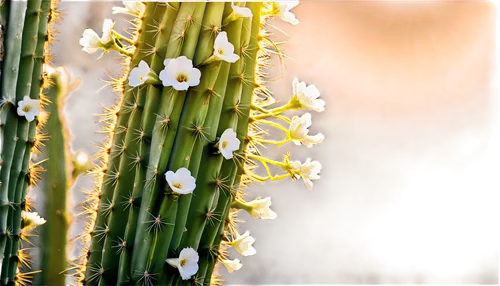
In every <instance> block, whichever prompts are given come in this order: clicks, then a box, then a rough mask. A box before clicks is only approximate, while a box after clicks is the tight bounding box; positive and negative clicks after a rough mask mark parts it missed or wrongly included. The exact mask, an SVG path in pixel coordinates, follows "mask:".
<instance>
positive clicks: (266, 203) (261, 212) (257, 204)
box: [246, 197, 277, 219]
mask: <svg viewBox="0 0 500 286" xmlns="http://www.w3.org/2000/svg"><path fill="white" fill-rule="evenodd" d="M246 205H247V206H250V207H251V208H252V210H251V211H249V212H248V213H249V214H250V215H251V216H252V217H253V218H255V219H259V218H260V219H275V218H276V217H277V215H276V213H275V212H273V211H272V210H271V209H270V208H269V207H270V206H271V198H270V197H267V198H264V199H262V198H260V197H258V198H256V199H255V200H253V201H251V202H249V203H246Z"/></svg>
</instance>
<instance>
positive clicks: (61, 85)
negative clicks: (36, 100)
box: [36, 68, 73, 285]
mask: <svg viewBox="0 0 500 286" xmlns="http://www.w3.org/2000/svg"><path fill="white" fill-rule="evenodd" d="M53 70H54V72H51V73H50V75H49V77H50V80H51V81H52V82H53V85H52V86H51V87H50V88H48V89H47V90H46V92H45V95H46V97H47V100H48V101H49V102H50V103H49V104H48V105H47V107H46V108H45V110H46V111H47V112H48V119H47V124H46V125H45V127H44V132H46V133H47V134H50V140H48V141H47V142H46V143H45V148H44V155H45V157H47V158H49V161H47V163H46V164H44V166H45V170H46V171H45V173H44V179H43V180H44V183H43V186H44V188H43V194H44V199H45V210H44V212H43V213H42V216H43V217H44V218H45V219H46V220H47V222H46V223H45V224H44V226H43V228H42V230H41V235H40V238H41V239H40V243H41V245H42V246H43V247H41V248H40V257H39V260H40V262H41V263H40V264H41V270H42V272H41V273H40V274H38V275H37V277H36V278H37V281H36V284H41V285H64V283H65V276H64V274H63V273H62V272H63V271H64V270H65V269H66V268H67V266H66V259H67V258H66V244H67V233H68V228H69V217H68V212H67V206H66V202H67V196H68V194H69V193H68V192H69V188H70V186H71V185H72V181H73V180H72V175H71V173H70V172H71V169H72V163H71V158H70V157H71V150H70V146H69V142H68V139H69V131H68V129H67V126H66V122H65V120H64V114H63V108H64V101H65V100H66V97H67V95H68V93H69V89H70V85H69V84H70V82H69V80H70V79H69V77H68V75H67V74H66V72H65V70H64V69H61V68H57V69H53ZM55 234H57V235H55Z"/></svg>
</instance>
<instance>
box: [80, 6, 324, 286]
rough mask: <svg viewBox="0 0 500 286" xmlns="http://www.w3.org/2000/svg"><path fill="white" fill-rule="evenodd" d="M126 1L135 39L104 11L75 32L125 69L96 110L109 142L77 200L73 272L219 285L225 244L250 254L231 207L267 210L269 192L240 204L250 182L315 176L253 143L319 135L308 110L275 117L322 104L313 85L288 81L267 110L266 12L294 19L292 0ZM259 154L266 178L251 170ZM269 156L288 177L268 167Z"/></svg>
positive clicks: (312, 165) (260, 213)
mask: <svg viewBox="0 0 500 286" xmlns="http://www.w3.org/2000/svg"><path fill="white" fill-rule="evenodd" d="M124 3H126V7H125V8H116V9H115V12H123V13H127V14H131V15H133V16H135V22H134V23H135V26H136V30H135V31H136V32H135V34H134V36H133V38H132V39H129V38H126V37H124V36H122V35H120V34H119V33H118V32H116V31H115V30H114V29H113V26H114V23H113V22H112V21H111V20H106V21H105V22H104V25H103V35H102V36H101V37H99V35H98V34H97V33H95V32H94V31H92V30H86V31H85V32H84V36H83V38H82V40H81V41H80V43H81V44H82V45H83V49H84V50H85V51H87V52H90V53H93V52H96V51H97V50H98V49H102V50H103V51H104V52H108V51H111V50H115V51H117V52H119V53H121V54H123V55H124V58H125V60H124V65H125V67H126V68H125V72H124V74H123V77H121V78H120V79H115V80H113V81H112V83H111V84H112V86H113V87H114V88H115V90H116V91H117V92H118V93H119V94H120V95H121V96H120V102H118V103H117V104H116V106H114V107H112V108H109V109H108V110H107V112H106V114H104V115H103V121H105V122H107V123H108V125H107V126H106V127H105V131H106V132H109V134H110V136H109V142H107V143H106V144H104V145H103V146H102V148H101V152H100V154H99V155H98V159H99V160H98V165H99V167H98V168H97V169H96V170H95V173H96V183H97V187H96V188H95V190H94V191H92V192H91V193H90V198H89V199H88V200H87V201H86V202H85V207H86V210H87V211H86V212H87V214H88V215H89V224H88V230H87V233H86V234H84V235H83V236H82V237H83V238H84V240H86V241H87V242H88V249H86V250H85V253H84V254H83V255H82V256H81V257H80V258H78V259H77V260H75V262H74V263H75V264H76V268H77V272H76V273H75V276H76V277H77V278H78V279H79V282H80V283H81V284H85V285H97V284H100V285H108V284H109V285H116V284H127V285H130V284H144V285H152V284H158V285H174V284H175V285H184V284H190V285H191V284H192V283H196V284H201V283H202V284H203V285H208V284H210V283H212V284H213V283H217V282H218V278H212V276H213V269H214V266H215V263H216V262H217V261H221V262H223V263H224V264H225V265H226V266H227V267H228V269H229V270H230V271H232V270H236V269H239V267H241V264H240V263H239V261H238V260H229V259H228V257H227V252H226V249H227V247H228V246H234V247H235V248H236V250H237V251H238V252H240V253H241V254H242V255H252V254H254V253H255V249H253V247H252V243H253V238H252V237H250V236H249V234H248V232H246V233H244V234H243V235H240V234H239V232H238V231H237V228H236V225H235V223H236V219H235V213H236V212H237V211H238V210H239V209H245V210H247V211H249V212H250V213H251V214H252V216H254V217H256V218H268V219H269V218H274V217H275V216H276V215H275V214H274V212H272V211H271V210H270V209H269V205H270V204H271V202H270V200H269V198H265V199H258V200H255V201H253V202H249V203H247V202H245V201H244V200H243V194H242V192H240V190H241V189H243V188H245V187H246V186H247V185H248V183H249V182H250V181H255V180H257V181H265V180H268V179H271V180H274V179H280V178H285V177H292V178H294V179H295V178H298V177H302V178H304V180H305V182H307V184H308V186H310V185H312V183H311V180H314V179H318V178H319V176H318V173H319V169H320V167H321V166H320V165H319V163H317V162H310V160H309V161H307V162H306V163H304V164H301V163H300V162H290V161H289V159H288V158H289V156H288V155H286V156H285V159H284V161H283V162H277V161H273V160H270V159H267V158H264V157H262V156H260V155H259V153H258V151H257V149H256V147H257V145H258V144H277V145H280V144H283V143H285V142H288V141H291V140H293V141H295V142H296V143H298V144H302V143H304V144H305V143H308V144H309V145H312V144H313V143H319V142H320V141H322V139H323V138H322V135H317V136H316V137H314V136H307V132H308V130H307V128H308V127H309V125H310V117H307V116H306V117H307V118H304V120H302V121H300V120H299V119H301V118H298V119H297V118H294V119H292V120H290V119H288V118H286V117H284V116H283V115H281V113H282V112H283V111H286V110H291V109H300V108H314V107H318V108H317V109H318V110H320V109H322V108H323V105H324V102H323V101H321V100H318V99H317V97H318V96H319V93H318V92H317V90H316V89H315V88H314V87H313V86H309V87H306V85H305V84H304V83H299V82H298V81H297V82H296V83H295V93H294V96H293V97H292V99H291V100H290V102H289V103H287V104H286V105H284V106H281V107H275V108H271V109H267V106H268V105H269V104H272V103H273V102H272V97H271V95H270V92H269V91H268V90H267V89H266V87H265V86H264V80H265V79H264V77H265V69H266V66H267V60H269V59H270V58H271V56H272V55H273V54H277V55H279V56H281V55H282V54H281V52H280V51H279V49H278V48H277V45H276V44H274V43H273V42H272V41H271V40H270V38H269V34H268V33H267V32H266V31H265V30H264V26H265V23H266V21H267V19H268V18H269V17H271V16H279V15H282V16H284V17H283V19H285V20H290V21H291V20H293V19H295V17H293V14H291V12H290V11H289V10H290V9H291V8H292V7H293V6H294V5H289V4H288V5H287V4H280V3H271V2H269V3H262V2H248V3H245V2H239V3H234V2H228V3H223V2H208V3H205V2H168V3H165V2H161V3H154V2H147V3H144V4H143V3H140V2H132V3H131V2H124ZM285 15H286V17H285ZM269 118H278V119H279V120H284V121H285V123H290V124H291V125H290V128H285V127H283V126H282V125H280V124H279V123H277V122H275V121H272V120H269ZM307 119H308V120H307ZM297 120H299V121H297ZM259 124H267V125H270V126H272V127H275V128H279V129H280V130H283V131H284V132H285V134H286V139H284V140H281V141H272V140H265V139H263V138H262V135H263V133H262V132H259V130H260V129H259V128H260V127H258V125H259ZM256 162H261V163H262V165H263V166H264V167H265V169H266V171H267V173H268V175H267V176H266V177H264V176H259V175H257V174H256V173H254V172H253V169H254V168H255V167H256V166H257V165H256ZM268 164H273V165H275V166H278V167H281V168H282V169H283V170H284V171H285V174H284V175H280V176H273V175H271V173H270V170H269V168H268ZM186 280H189V281H190V282H187V281H186Z"/></svg>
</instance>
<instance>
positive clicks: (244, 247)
mask: <svg viewBox="0 0 500 286" xmlns="http://www.w3.org/2000/svg"><path fill="white" fill-rule="evenodd" d="M254 242H255V238H253V237H251V236H250V233H249V232H248V231H245V233H244V234H243V235H241V236H240V235H239V234H236V239H234V240H233V241H231V242H230V244H231V245H232V246H233V247H234V248H235V249H236V251H238V253H239V254H241V255H243V256H249V255H254V254H255V253H256V252H257V251H256V250H255V248H253V246H252V244H253V243H254Z"/></svg>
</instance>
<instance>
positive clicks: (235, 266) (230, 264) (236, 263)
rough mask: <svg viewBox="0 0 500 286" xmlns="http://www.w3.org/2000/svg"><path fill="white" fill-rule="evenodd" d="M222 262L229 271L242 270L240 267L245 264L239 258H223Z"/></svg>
mask: <svg viewBox="0 0 500 286" xmlns="http://www.w3.org/2000/svg"><path fill="white" fill-rule="evenodd" d="M221 262H222V264H223V265H224V266H225V267H226V269H227V271H228V272H229V273H231V272H234V271H237V270H240V268H241V267H242V266H243V264H241V263H240V260H239V259H238V258H236V259H233V260H229V259H223V260H221Z"/></svg>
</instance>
